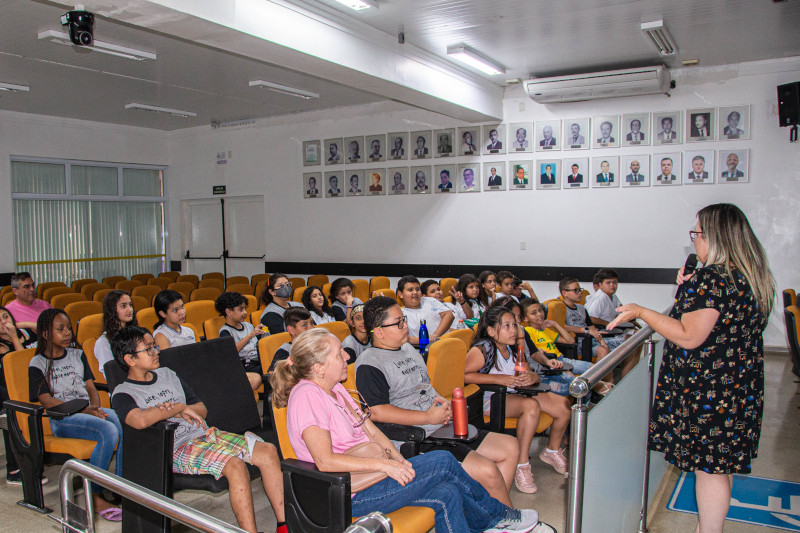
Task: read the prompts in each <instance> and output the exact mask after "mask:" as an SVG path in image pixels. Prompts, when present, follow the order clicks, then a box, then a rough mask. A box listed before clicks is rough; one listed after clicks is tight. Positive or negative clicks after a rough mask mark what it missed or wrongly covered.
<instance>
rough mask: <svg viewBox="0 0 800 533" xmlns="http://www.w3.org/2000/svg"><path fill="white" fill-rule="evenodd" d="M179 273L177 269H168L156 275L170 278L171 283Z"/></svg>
mask: <svg viewBox="0 0 800 533" xmlns="http://www.w3.org/2000/svg"><path fill="white" fill-rule="evenodd" d="M180 275H181V273H180V272H178V271H177V270H169V271H167V272H162V273H161V274H159V275H158V277H160V278H167V279H169V280H171V283H174V282H175V280H177V279H178V277H179V276H180Z"/></svg>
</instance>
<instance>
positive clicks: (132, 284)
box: [114, 279, 144, 295]
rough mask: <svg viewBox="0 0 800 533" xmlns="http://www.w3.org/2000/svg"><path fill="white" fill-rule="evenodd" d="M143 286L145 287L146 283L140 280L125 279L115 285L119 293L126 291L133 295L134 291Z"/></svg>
mask: <svg viewBox="0 0 800 533" xmlns="http://www.w3.org/2000/svg"><path fill="white" fill-rule="evenodd" d="M142 286H144V283H142V282H141V281H139V280H138V279H123V280H122V281H118V282H116V283H115V284H114V288H115V289H117V290H118V291H125V292H127V293H128V294H131V295H132V294H133V289H135V288H136V287H142Z"/></svg>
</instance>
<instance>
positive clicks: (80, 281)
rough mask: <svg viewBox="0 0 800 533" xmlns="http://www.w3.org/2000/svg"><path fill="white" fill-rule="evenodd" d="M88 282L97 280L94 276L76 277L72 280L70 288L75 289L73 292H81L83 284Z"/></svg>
mask: <svg viewBox="0 0 800 533" xmlns="http://www.w3.org/2000/svg"><path fill="white" fill-rule="evenodd" d="M90 283H97V280H96V279H94V278H84V279H76V280H75V281H73V282H72V288H73V289H75V292H81V289H82V288H83V286H84V285H88V284H90Z"/></svg>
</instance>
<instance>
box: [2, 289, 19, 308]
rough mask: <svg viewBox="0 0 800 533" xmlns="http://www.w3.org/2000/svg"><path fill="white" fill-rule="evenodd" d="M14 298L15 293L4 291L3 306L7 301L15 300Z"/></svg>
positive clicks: (15, 297)
mask: <svg viewBox="0 0 800 533" xmlns="http://www.w3.org/2000/svg"><path fill="white" fill-rule="evenodd" d="M16 299H17V295H16V294H14V293H13V292H7V293H5V294H4V295H3V298H2V305H3V307H5V306H6V305H8V302H12V301H14V300H16Z"/></svg>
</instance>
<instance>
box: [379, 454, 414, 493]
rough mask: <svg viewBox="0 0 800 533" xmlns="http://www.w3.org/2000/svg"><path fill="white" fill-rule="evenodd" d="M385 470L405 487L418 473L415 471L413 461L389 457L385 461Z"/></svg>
mask: <svg viewBox="0 0 800 533" xmlns="http://www.w3.org/2000/svg"><path fill="white" fill-rule="evenodd" d="M383 471H384V472H385V473H386V475H387V476H389V477H390V478H392V479H393V480H395V481H397V482H398V483H400V486H402V487H405V486H406V484H408V483H411V482H412V481H413V480H414V476H415V475H416V473H415V472H414V467H412V466H411V463H409V462H408V461H406V460H405V459H403V460H402V461H397V460H395V459H387V460H386V462H385V463H384V469H383Z"/></svg>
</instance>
